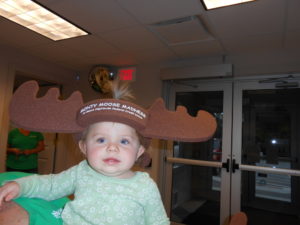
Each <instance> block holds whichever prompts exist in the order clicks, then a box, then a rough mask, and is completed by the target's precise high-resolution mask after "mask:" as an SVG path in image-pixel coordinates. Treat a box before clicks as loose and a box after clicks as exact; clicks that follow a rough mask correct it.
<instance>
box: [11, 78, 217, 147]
mask: <svg viewBox="0 0 300 225" xmlns="http://www.w3.org/2000/svg"><path fill="white" fill-rule="evenodd" d="M38 88H39V87H38V84H37V82H36V81H29V82H26V83H24V84H22V85H21V86H20V87H19V88H18V89H17V91H16V92H15V93H14V95H13V97H12V100H11V104H10V117H11V121H12V122H13V123H14V124H15V125H16V126H18V127H21V128H25V129H27V130H33V131H41V132H58V133H78V132H81V131H83V129H85V128H86V127H88V126H89V125H91V124H93V123H97V122H102V121H111V122H119V123H124V124H127V125H129V126H131V127H133V128H135V129H136V130H137V131H138V132H139V133H140V134H142V135H143V136H144V137H147V138H158V139H166V140H176V141H186V142H201V141H206V140H208V139H210V138H211V137H212V135H213V134H214V132H215V130H216V126H217V124H216V120H215V118H214V117H213V116H212V115H211V114H209V113H208V112H205V111H202V110H200V111H199V112H198V114H197V116H196V117H193V116H190V115H189V114H188V113H187V111H186V108H185V107H182V106H179V107H178V108H177V110H176V111H169V110H167V109H166V108H165V106H164V102H163V100H162V99H158V100H156V101H155V102H154V104H153V105H152V106H151V107H150V109H149V110H145V109H143V108H141V107H140V106H138V105H136V104H134V103H132V102H128V101H123V100H118V99H96V100H94V101H91V102H88V103H86V104H83V102H82V96H81V93H80V92H74V93H73V94H72V95H71V96H70V97H69V98H68V99H66V100H59V99H58V97H59V90H58V89H57V88H51V89H49V91H48V92H47V94H46V95H45V96H43V97H41V98H37V96H36V95H37V92H38Z"/></svg>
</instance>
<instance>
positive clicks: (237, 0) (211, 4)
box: [202, 0, 255, 10]
mask: <svg viewBox="0 0 300 225" xmlns="http://www.w3.org/2000/svg"><path fill="white" fill-rule="evenodd" d="M202 1H203V3H204V4H205V6H206V9H207V10H209V9H215V8H220V7H225V6H230V5H236V4H241V3H246V2H252V1H255V0H202Z"/></svg>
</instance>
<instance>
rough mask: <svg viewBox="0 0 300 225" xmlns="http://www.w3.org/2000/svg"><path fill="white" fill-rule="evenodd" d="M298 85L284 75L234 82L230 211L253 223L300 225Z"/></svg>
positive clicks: (294, 80) (297, 80)
mask: <svg viewBox="0 0 300 225" xmlns="http://www.w3.org/2000/svg"><path fill="white" fill-rule="evenodd" d="M298 84H299V78H295V77H294V78H292V77H285V76H281V77H272V78H265V79H257V80H239V81H236V82H235V84H234V85H235V87H234V93H235V94H234V102H235V104H234V105H235V107H234V112H233V117H234V118H235V120H234V122H233V126H234V128H233V153H234V156H233V158H235V159H236V163H237V164H238V165H237V166H238V167H239V170H236V172H235V173H233V175H232V180H233V182H234V183H236V184H239V185H237V186H233V191H232V192H233V193H240V194H239V195H232V200H231V201H232V211H239V210H242V211H244V212H245V213H246V214H247V215H248V220H249V221H248V224H249V225H254V224H255V225H262V224H264V225H280V224H285V225H288V224H290V225H299V224H300V219H299V215H300V201H299V200H300V199H299V198H300V186H299V185H300V179H299V175H300V171H299V169H300V162H299V154H300V148H299V147H300V126H299V125H300V101H299V99H300V88H299V87H298Z"/></svg>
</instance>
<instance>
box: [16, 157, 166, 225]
mask: <svg viewBox="0 0 300 225" xmlns="http://www.w3.org/2000/svg"><path fill="white" fill-rule="evenodd" d="M16 181H17V182H18V183H19V184H20V186H21V195H22V196H25V197H38V198H43V199H46V200H53V199H57V198H60V197H62V196H66V195H69V194H72V193H74V195H75V198H74V200H73V201H70V202H68V203H67V204H66V206H65V208H64V210H63V213H62V219H63V221H64V224H65V225H110V224H111V225H160V224H162V225H169V224H170V222H169V219H168V217H167V215H166V212H165V209H164V206H163V204H162V201H161V197H160V194H159V190H158V188H157V186H156V184H155V182H154V181H153V180H152V179H151V178H150V177H149V175H148V173H144V172H136V174H135V176H133V177H131V178H129V179H118V178H114V177H107V176H104V175H102V174H100V173H97V172H96V171H94V170H93V169H92V168H91V167H90V166H89V165H88V163H87V161H83V162H81V163H80V164H79V165H77V166H74V167H72V168H70V169H69V170H67V171H64V172H62V173H60V174H57V175H42V176H41V175H40V176H38V175H34V176H30V177H26V178H21V179H18V180H16Z"/></svg>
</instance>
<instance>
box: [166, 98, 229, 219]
mask: <svg viewBox="0 0 300 225" xmlns="http://www.w3.org/2000/svg"><path fill="white" fill-rule="evenodd" d="M178 105H183V106H185V107H186V108H187V110H188V112H189V114H190V115H192V116H196V114H197V112H198V110H206V111H208V112H210V113H212V114H213V115H214V116H215V117H216V119H217V122H218V130H217V132H216V134H215V136H214V137H213V138H212V139H211V140H209V141H207V142H204V143H186V142H174V151H173V156H174V157H179V158H186V159H194V160H206V161H221V158H222V157H221V156H222V120H223V93H222V92H188V93H177V95H176V106H178ZM220 175H221V170H220V169H219V168H210V167H200V166H190V165H184V164H173V181H172V182H173V183H172V212H171V220H172V221H174V222H177V223H183V224H190V225H201V224H210V225H219V220H220V217H219V215H220Z"/></svg>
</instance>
